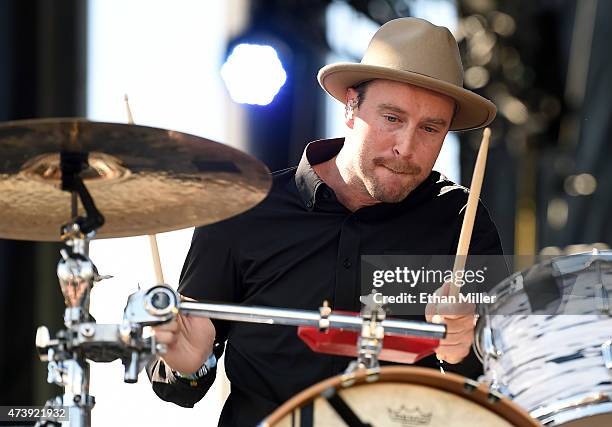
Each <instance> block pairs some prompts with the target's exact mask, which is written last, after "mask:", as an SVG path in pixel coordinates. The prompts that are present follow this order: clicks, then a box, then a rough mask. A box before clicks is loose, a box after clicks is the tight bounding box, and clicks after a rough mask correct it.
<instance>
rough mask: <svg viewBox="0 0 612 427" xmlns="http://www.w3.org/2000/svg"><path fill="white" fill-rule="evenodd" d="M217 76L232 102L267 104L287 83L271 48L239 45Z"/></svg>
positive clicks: (276, 56) (285, 76) (280, 65)
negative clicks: (221, 80)
mask: <svg viewBox="0 0 612 427" xmlns="http://www.w3.org/2000/svg"><path fill="white" fill-rule="evenodd" d="M221 77H222V78H223V81H224V82H225V86H226V87H227V90H228V92H229V94H230V96H231V97H232V99H233V100H234V101H235V102H238V103H240V104H253V105H268V104H270V103H271V102H272V101H273V100H274V97H275V96H276V95H277V94H278V92H279V91H280V89H281V88H282V87H283V85H284V84H285V82H286V81H287V72H286V71H285V68H284V67H283V64H282V62H281V60H280V58H279V55H278V53H277V51H276V49H274V48H273V47H272V46H269V45H261V44H251V43H240V44H238V45H236V46H235V47H234V49H233V50H232V52H231V53H230V54H229V56H228V58H227V60H226V62H225V63H224V64H223V66H222V67H221Z"/></svg>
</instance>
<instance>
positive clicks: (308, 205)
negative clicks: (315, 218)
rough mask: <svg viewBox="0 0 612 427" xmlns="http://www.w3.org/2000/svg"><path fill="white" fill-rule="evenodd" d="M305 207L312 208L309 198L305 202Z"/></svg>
mask: <svg viewBox="0 0 612 427" xmlns="http://www.w3.org/2000/svg"><path fill="white" fill-rule="evenodd" d="M306 207H307V208H308V209H310V208H312V202H311V201H310V200H309V201H307V202H306Z"/></svg>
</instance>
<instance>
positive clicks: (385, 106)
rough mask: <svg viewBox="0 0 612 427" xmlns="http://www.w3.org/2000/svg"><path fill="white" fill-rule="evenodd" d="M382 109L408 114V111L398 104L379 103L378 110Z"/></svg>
mask: <svg viewBox="0 0 612 427" xmlns="http://www.w3.org/2000/svg"><path fill="white" fill-rule="evenodd" d="M382 110H389V111H394V112H396V113H398V114H407V113H406V111H404V110H402V109H401V108H400V107H398V106H397V105H393V104H380V105H378V111H382Z"/></svg>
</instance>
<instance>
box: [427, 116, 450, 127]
mask: <svg viewBox="0 0 612 427" xmlns="http://www.w3.org/2000/svg"><path fill="white" fill-rule="evenodd" d="M423 123H432V124H435V125H440V126H446V124H447V121H446V120H444V119H441V118H439V117H425V118H424V119H423Z"/></svg>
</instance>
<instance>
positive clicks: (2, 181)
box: [0, 118, 271, 241]
mask: <svg viewBox="0 0 612 427" xmlns="http://www.w3.org/2000/svg"><path fill="white" fill-rule="evenodd" d="M60 151H72V152H87V153H89V167H88V168H87V169H85V170H84V171H82V172H81V177H82V178H83V181H84V183H85V185H86V187H87V188H88V190H89V192H90V193H91V195H92V197H93V199H94V201H95V203H96V205H97V207H98V209H99V211H100V212H101V213H102V214H103V215H104V217H105V218H106V222H105V224H104V226H102V227H101V228H100V229H99V230H98V233H97V235H96V237H97V238H108V237H126V236H136V235H143V234H153V233H161V232H165V231H171V230H178V229H181V228H186V227H191V226H199V225H205V224H210V223H214V222H217V221H221V220H223V219H226V218H229V217H231V216H234V215H237V214H239V213H242V212H244V211H246V210H248V209H250V208H251V207H253V206H255V205H256V204H257V203H259V202H260V201H262V200H263V199H264V198H265V197H266V195H267V193H268V191H269V190H270V186H271V177H270V174H269V171H268V169H267V168H266V166H265V165H264V164H263V163H261V162H260V161H258V160H256V159H254V158H253V157H251V156H249V155H247V154H245V153H243V152H241V151H239V150H236V149H234V148H231V147H228V146H226V145H223V144H220V143H217V142H213V141H210V140H207V139H204V138H200V137H197V136H194V135H189V134H186V133H181V132H176V131H172V130H165V129H158V128H152V127H147V126H136V125H126V124H118V123H101V122H93V121H89V120H86V119H82V118H61V119H36V120H20V121H14V122H6V123H1V124H0V238H5V239H19V240H36V241H58V240H59V238H60V227H61V226H62V225H63V224H65V223H67V222H69V221H70V220H71V195H70V194H69V193H68V192H65V191H62V190H61V189H60V180H61V169H60V162H59V159H60V155H59V153H60ZM83 213H84V210H83V207H82V205H80V203H79V214H83Z"/></svg>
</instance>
